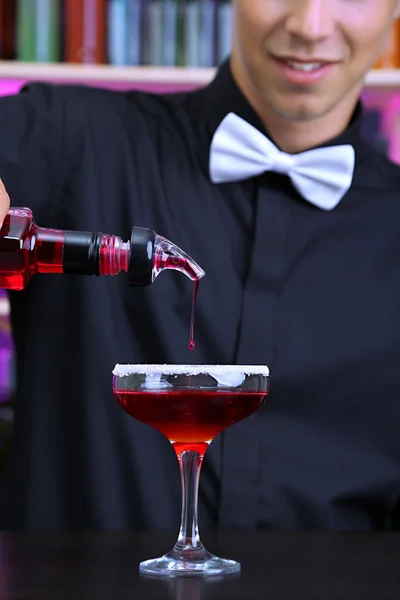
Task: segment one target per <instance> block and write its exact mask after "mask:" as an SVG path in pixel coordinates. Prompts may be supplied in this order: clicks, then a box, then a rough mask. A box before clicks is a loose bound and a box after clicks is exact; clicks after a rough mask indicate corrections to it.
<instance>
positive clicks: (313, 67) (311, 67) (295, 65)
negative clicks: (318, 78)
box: [286, 60, 323, 71]
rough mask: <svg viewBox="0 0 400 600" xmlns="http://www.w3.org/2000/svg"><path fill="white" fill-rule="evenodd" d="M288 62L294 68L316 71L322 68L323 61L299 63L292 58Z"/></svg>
mask: <svg viewBox="0 0 400 600" xmlns="http://www.w3.org/2000/svg"><path fill="white" fill-rule="evenodd" d="M286 64H288V65H289V66H290V67H292V68H293V69H297V70H298V71H316V70H317V69H320V68H321V67H322V65H323V63H311V62H310V63H299V62H295V61H292V60H287V61H286Z"/></svg>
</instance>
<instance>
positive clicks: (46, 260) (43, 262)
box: [31, 226, 130, 275]
mask: <svg viewBox="0 0 400 600" xmlns="http://www.w3.org/2000/svg"><path fill="white" fill-rule="evenodd" d="M34 236H35V239H34V243H33V244H32V239H31V246H32V249H33V251H34V255H35V271H36V272H37V273H71V274H75V275H117V274H118V273H121V271H128V268H129V258H130V243H129V242H123V241H122V239H121V238H120V237H118V236H114V235H108V234H104V233H92V232H86V231H61V230H55V229H45V228H43V227H37V226H36V228H35V233H34Z"/></svg>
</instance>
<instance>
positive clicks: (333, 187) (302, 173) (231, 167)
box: [210, 113, 355, 210]
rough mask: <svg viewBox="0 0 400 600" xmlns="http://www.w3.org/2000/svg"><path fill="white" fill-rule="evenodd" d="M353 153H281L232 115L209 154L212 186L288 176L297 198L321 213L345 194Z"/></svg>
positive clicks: (346, 149) (339, 149) (333, 149)
mask: <svg viewBox="0 0 400 600" xmlns="http://www.w3.org/2000/svg"><path fill="white" fill-rule="evenodd" d="M354 164H355V151H354V148H353V146H350V145H348V144H346V145H341V146H330V147H324V148H316V149H314V150H308V151H307V152H301V153H300V154H294V155H292V154H286V153H285V152H281V151H280V150H279V149H278V148H277V147H276V146H275V144H273V143H272V142H271V141H270V140H269V139H268V138H267V137H266V136H265V135H263V134H262V133H261V132H260V131H258V129H256V128H255V127H253V126H252V125H250V124H249V123H248V122H247V121H245V120H244V119H242V118H241V117H238V116H237V115H235V114H234V113H229V114H228V115H227V116H226V117H225V118H224V120H223V121H222V122H221V124H220V125H219V127H218V128H217V130H216V132H215V134H214V137H213V140H212V143H211V150H210V177H211V181H213V182H214V183H223V182H228V181H241V180H243V179H249V178H251V177H255V176H257V175H261V173H264V172H265V171H275V172H277V173H283V174H285V175H288V176H289V177H290V179H291V180H292V183H293V185H294V186H295V187H296V188H297V190H298V191H299V192H300V194H301V195H302V196H303V197H304V198H305V199H306V200H308V201H309V202H311V203H312V204H315V206H318V207H319V208H322V209H323V210H332V209H333V208H335V206H337V204H339V202H340V200H341V199H342V198H343V196H344V195H345V193H346V192H347V191H348V190H349V188H350V186H351V183H352V180H353V173H354Z"/></svg>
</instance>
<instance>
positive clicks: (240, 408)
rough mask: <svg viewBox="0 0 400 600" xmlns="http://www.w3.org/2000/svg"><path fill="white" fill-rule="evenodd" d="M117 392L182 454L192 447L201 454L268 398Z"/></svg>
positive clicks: (227, 393) (124, 405)
mask: <svg viewBox="0 0 400 600" xmlns="http://www.w3.org/2000/svg"><path fill="white" fill-rule="evenodd" d="M114 394H115V396H116V397H117V398H118V401H119V403H120V405H121V407H122V408H123V409H124V410H125V411H126V412H127V413H128V414H129V415H130V416H131V417H134V418H135V419H137V420H138V421H141V422H142V423H146V424H147V425H151V426H152V427H154V428H155V429H158V431H160V432H161V433H163V434H164V435H165V436H166V437H167V438H168V439H169V440H170V442H171V443H172V445H173V446H174V448H175V450H176V452H177V453H178V454H180V453H181V452H182V451H184V450H188V449H190V450H195V451H197V452H199V453H200V454H201V455H204V453H205V451H206V449H207V447H208V445H209V443H210V442H211V441H212V440H213V439H214V438H215V437H216V436H217V435H218V434H219V433H220V432H221V431H222V430H223V429H226V428H227V427H229V426H230V425H233V424H234V423H237V422H238V421H241V420H242V419H245V418H247V417H249V416H250V415H251V414H253V413H254V412H256V410H257V409H258V408H259V407H260V406H261V404H262V403H263V402H264V400H265V398H266V397H267V392H266V391H263V392H245V391H242V392H236V393H235V392H232V391H218V392H215V391H204V390H172V391H170V392H154V393H153V392H151V393H149V392H148V391H145V392H138V391H125V390H114Z"/></svg>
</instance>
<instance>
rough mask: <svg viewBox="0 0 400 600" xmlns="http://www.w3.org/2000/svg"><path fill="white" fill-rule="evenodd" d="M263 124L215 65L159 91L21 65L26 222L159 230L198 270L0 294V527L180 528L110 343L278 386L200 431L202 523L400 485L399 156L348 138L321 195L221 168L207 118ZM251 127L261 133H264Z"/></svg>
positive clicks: (4, 109)
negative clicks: (194, 83) (14, 382)
mask: <svg viewBox="0 0 400 600" xmlns="http://www.w3.org/2000/svg"><path fill="white" fill-rule="evenodd" d="M231 111H232V112H235V113H236V114H238V115H239V116H241V117H242V118H244V119H246V120H247V121H248V122H250V123H251V124H253V125H254V126H256V127H257V128H258V129H260V130H261V131H264V129H263V127H262V125H261V123H260V122H259V120H258V118H257V117H256V115H255V113H254V112H253V111H252V109H251V108H250V106H249V104H248V103H247V102H246V100H245V98H244V97H243V95H242V94H241V92H240V91H239V89H238V88H237V86H236V85H235V83H234V80H233V78H232V76H231V73H230V69H229V66H228V64H225V65H224V66H223V67H222V68H221V69H220V71H219V72H218V74H217V77H216V79H215V80H214V81H213V82H212V83H211V84H210V85H209V86H208V87H206V88H204V89H202V90H198V91H195V92H191V93H184V94H178V95H176V94H174V95H151V94H146V93H142V92H128V93H126V92H124V93H119V92H111V91H106V90H98V89H92V88H85V87H79V86H54V87H53V86H50V85H44V84H35V85H30V86H28V87H27V88H25V89H24V90H23V91H22V93H21V94H19V95H18V96H15V97H9V98H3V99H1V101H0V176H1V177H2V178H3V181H4V183H5V185H6V187H7V189H8V191H9V193H10V196H11V199H12V204H13V205H14V206H29V207H31V208H32V210H33V211H34V215H35V220H36V222H37V223H38V224H39V225H42V226H48V227H55V228H64V229H78V230H79V229H80V230H91V231H103V232H108V233H113V234H118V235H121V236H122V237H124V238H125V239H129V236H130V228H131V226H132V225H134V224H135V225H141V226H144V227H150V228H152V229H154V230H155V231H156V232H158V233H159V234H161V235H163V236H165V237H167V238H169V239H171V240H172V241H173V242H175V243H176V244H178V245H179V246H180V247H181V248H183V249H184V250H185V251H186V252H187V253H189V254H190V255H191V256H193V258H194V259H195V260H197V261H198V262H199V263H200V264H201V266H202V267H203V268H204V269H205V271H206V273H207V275H206V277H205V278H204V279H203V280H202V283H201V288H200V294H199V300H198V309H197V315H196V340H197V346H196V350H195V352H194V353H192V352H191V351H190V350H189V349H188V324H189V311H190V302H191V294H192V285H191V283H190V281H189V280H188V279H187V278H186V277H184V276H183V275H181V274H179V273H163V274H161V275H160V277H159V278H158V279H157V280H156V282H155V283H154V285H152V286H150V287H149V288H146V289H132V288H129V287H128V286H127V281H126V278H125V277H124V276H119V277H115V278H107V277H102V278H94V277H84V276H72V275H63V276H60V275H53V276H50V275H43V276H38V275H37V276H35V277H34V278H33V279H32V281H31V283H30V284H29V286H28V288H27V290H26V291H24V292H12V293H10V298H11V307H12V325H13V330H14V336H15V344H16V356H17V369H18V390H17V399H16V423H15V433H14V441H13V449H12V457H11V460H10V464H9V470H8V476H7V477H6V478H5V481H4V482H3V484H4V492H3V504H4V505H5V508H6V509H7V510H5V508H3V512H2V520H3V523H2V525H3V527H7V528H10V527H12V528H18V529H20V528H22V529H60V528H99V529H116V528H139V527H140V528H172V527H173V528H176V527H177V525H178V523H179V516H180V480H179V472H178V465H177V461H176V457H175V454H174V451H173V450H172V448H171V447H170V444H169V442H168V441H167V440H166V439H165V438H163V436H162V435H161V434H160V433H158V432H156V431H155V430H153V429H151V428H150V427H147V426H146V425H143V424H140V423H138V422H136V421H134V420H133V419H131V418H130V417H128V416H127V415H126V414H124V413H123V411H122V410H121V409H120V408H119V407H118V405H117V403H116V400H115V399H114V397H113V395H112V391H111V371H112V368H113V367H114V365H115V363H117V362H120V363H127V362H131V363H136V362H149V363H163V362H172V363H181V362H183V363H191V362H196V363H222V364H229V363H242V364H267V365H268V366H269V367H270V369H271V378H270V383H271V393H270V396H269V399H268V401H267V403H266V404H265V405H264V407H263V408H262V409H261V410H260V411H259V412H258V413H257V414H255V415H254V416H252V417H251V418H249V419H248V420H246V421H244V422H242V423H240V424H237V425H235V426H233V427H231V428H230V429H228V430H227V431H226V432H225V433H223V434H221V435H220V436H218V438H217V439H216V440H215V441H214V442H213V444H212V445H211V447H210V449H209V451H208V453H207V455H206V460H205V464H204V469H203V473H202V479H201V491H200V527H201V528H202V529H203V528H207V527H212V526H220V527H226V526H245V527H268V528H324V529H348V528H349V529H370V528H378V527H382V526H383V525H384V523H385V522H386V521H387V519H390V517H391V515H392V513H393V511H394V509H395V506H396V504H397V502H398V500H399V496H400V436H399V423H400V375H399V364H400V202H399V199H400V194H399V189H400V169H399V168H398V167H397V166H395V165H393V164H391V163H390V162H389V161H388V160H387V159H386V158H385V157H384V156H383V155H381V154H379V153H378V152H376V151H375V150H373V149H372V148H370V147H369V146H368V145H367V144H366V143H365V142H363V141H362V140H361V139H360V136H359V125H360V119H361V107H360V106H359V107H358V108H357V110H356V112H355V115H354V118H353V120H352V123H351V124H350V126H349V128H348V130H347V131H346V132H345V133H344V134H343V135H341V136H339V137H338V138H337V139H335V140H332V142H331V144H339V143H351V144H353V146H354V147H355V150H356V169H355V174H354V181H353V186H352V188H351V189H350V191H349V192H348V193H347V194H346V196H345V197H344V198H343V200H342V201H341V202H340V204H339V205H338V206H337V208H335V209H334V210H333V211H331V212H325V211H322V210H320V209H318V208H316V207H315V206H313V205H311V204H310V203H308V202H307V201H305V200H304V199H303V198H301V197H300V196H299V194H298V193H297V192H296V191H295V189H294V187H293V186H292V184H291V182H290V180H289V179H288V178H287V177H285V176H284V175H279V174H275V173H266V174H264V175H262V176H259V177H257V178H254V179H250V180H247V181H243V182H239V183H228V184H219V185H215V184H213V183H211V181H210V177H209V171H208V161H209V147H210V142H211V139H212V136H213V133H214V132H215V130H216V128H217V126H218V125H219V123H220V122H221V120H222V119H223V117H224V116H225V115H226V114H227V113H229V112H231ZM264 133H267V132H265V131H264Z"/></svg>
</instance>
